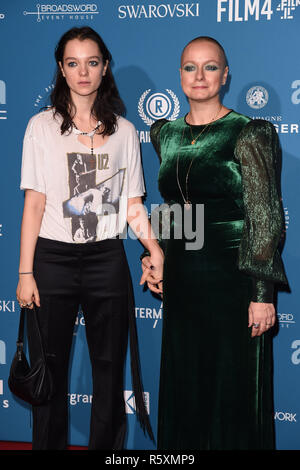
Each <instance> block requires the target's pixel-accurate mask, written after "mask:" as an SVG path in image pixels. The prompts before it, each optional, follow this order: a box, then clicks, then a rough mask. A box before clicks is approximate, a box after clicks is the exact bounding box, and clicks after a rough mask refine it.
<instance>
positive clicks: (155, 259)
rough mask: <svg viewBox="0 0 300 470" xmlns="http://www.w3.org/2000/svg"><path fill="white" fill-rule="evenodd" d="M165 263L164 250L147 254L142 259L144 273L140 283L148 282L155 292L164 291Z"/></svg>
mask: <svg viewBox="0 0 300 470" xmlns="http://www.w3.org/2000/svg"><path fill="white" fill-rule="evenodd" d="M163 264H164V255H163V251H162V250H161V249H160V251H157V252H156V253H154V254H151V256H145V257H144V258H143V259H142V270H143V274H142V277H141V280H140V285H142V284H144V283H145V282H147V285H148V287H149V289H150V290H151V291H152V292H154V293H155V294H160V296H161V297H162V293H163Z"/></svg>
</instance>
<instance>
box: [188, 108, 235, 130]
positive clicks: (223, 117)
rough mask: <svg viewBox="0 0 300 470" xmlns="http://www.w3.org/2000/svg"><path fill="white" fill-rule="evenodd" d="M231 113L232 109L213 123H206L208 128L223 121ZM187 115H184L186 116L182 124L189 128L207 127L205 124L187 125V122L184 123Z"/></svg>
mask: <svg viewBox="0 0 300 470" xmlns="http://www.w3.org/2000/svg"><path fill="white" fill-rule="evenodd" d="M231 113H233V109H230V110H229V111H228V113H226V114H224V116H222V117H220V118H219V119H216V120H215V121H213V122H211V123H208V124H209V125H210V126H212V125H213V124H215V123H217V122H220V121H222V119H225V118H226V117H227V116H229V114H231ZM187 115H188V113H186V115H185V116H184V118H183V119H184V122H185V124H186V125H187V126H189V127H205V126H207V123H206V124H189V123H188V122H186V117H187Z"/></svg>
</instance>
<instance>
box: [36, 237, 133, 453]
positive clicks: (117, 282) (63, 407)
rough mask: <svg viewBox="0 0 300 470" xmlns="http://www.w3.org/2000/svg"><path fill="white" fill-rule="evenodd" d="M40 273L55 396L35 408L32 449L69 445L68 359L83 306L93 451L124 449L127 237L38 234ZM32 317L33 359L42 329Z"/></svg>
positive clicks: (42, 312)
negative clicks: (82, 240)
mask: <svg viewBox="0 0 300 470" xmlns="http://www.w3.org/2000/svg"><path fill="white" fill-rule="evenodd" d="M34 276H35V279H36V282H37V286H38V289H39V293H40V299H41V306H40V308H39V309H38V319H39V323H40V328H41V331H42V336H43V341H44V343H45V349H46V354H47V358H48V361H49V367H50V369H51V372H52V375H53V379H54V388H55V394H54V396H53V398H52V400H51V401H50V402H49V403H48V404H46V405H43V406H35V407H33V449H34V450H38V449H65V448H66V446H67V443H68V369H69V357H70V350H71V345H72V338H73V329H74V324H75V320H76V316H77V313H78V309H79V306H80V305H81V307H82V311H83V314H84V318H85V325H86V337H87V343H88V348H89V354H90V360H91V364H92V375H93V401H92V409H91V424H90V439H89V449H122V448H123V443H124V437H125V431H126V421H125V405H124V398H123V374H124V362H125V356H126V350H127V338H128V289H129V276H130V275H129V269H128V264H127V260H126V255H125V252H124V248H123V243H122V241H121V240H119V239H108V240H104V241H100V242H95V243H86V244H73V243H64V242H57V241H53V240H48V239H44V238H38V241H37V245H36V251H35V258H34ZM28 317H29V321H28V343H29V350H30V359H31V362H34V361H35V360H36V354H37V351H36V350H35V344H36V343H35V332H34V327H33V323H32V322H31V321H30V315H28Z"/></svg>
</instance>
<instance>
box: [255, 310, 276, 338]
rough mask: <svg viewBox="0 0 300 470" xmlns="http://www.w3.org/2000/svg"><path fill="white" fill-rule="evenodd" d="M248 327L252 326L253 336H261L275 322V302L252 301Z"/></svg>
mask: <svg viewBox="0 0 300 470" xmlns="http://www.w3.org/2000/svg"><path fill="white" fill-rule="evenodd" d="M248 314H249V323H248V327H249V328H251V327H252V333H251V336H252V337H255V336H261V335H262V334H263V333H265V332H266V331H267V330H268V329H269V328H272V326H274V324H275V320H276V316H275V308H274V305H273V304H269V303H262V302H250V305H249V309H248Z"/></svg>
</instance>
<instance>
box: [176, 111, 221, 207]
mask: <svg viewBox="0 0 300 470" xmlns="http://www.w3.org/2000/svg"><path fill="white" fill-rule="evenodd" d="M222 108H223V105H221V107H220V109H219V110H218V112H217V114H216V115H215V116H214V117H213V118H212V120H211V121H209V123H208V124H206V126H205V127H204V128H203V129H202V130H201V132H200V133H199V134H198V135H197V136H196V137H194V136H193V131H192V127H191V126H189V128H190V132H191V137H192V141H191V145H195V143H196V142H197V140H198V139H199V137H200V136H201V135H202V134H203V132H204V131H205V130H206V129H207V128H209V129H208V132H209V131H210V129H211V127H210V126H211V124H212V123H213V122H214V121H215V120H216V119H217V117H218V115H219V113H220V111H221V109H222ZM184 134H185V127H184V128H183V132H182V134H181V140H180V146H179V151H178V154H177V162H176V178H177V185H178V188H179V190H180V192H181V196H182V199H183V202H184V207H185V209H187V210H189V209H190V208H191V206H192V202H191V201H190V199H189V193H188V180H189V175H190V171H191V168H192V164H193V163H194V159H195V154H194V156H193V158H192V160H191V162H190V164H189V167H188V170H187V173H186V176H185V197H184V194H183V191H182V187H181V184H180V181H179V175H178V162H179V155H180V154H179V152H180V148H181V146H182V142H183V137H184Z"/></svg>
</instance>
